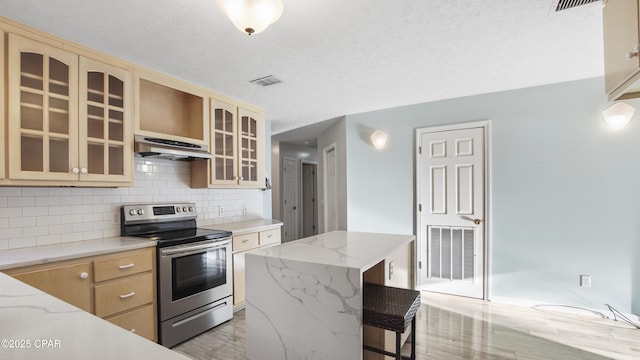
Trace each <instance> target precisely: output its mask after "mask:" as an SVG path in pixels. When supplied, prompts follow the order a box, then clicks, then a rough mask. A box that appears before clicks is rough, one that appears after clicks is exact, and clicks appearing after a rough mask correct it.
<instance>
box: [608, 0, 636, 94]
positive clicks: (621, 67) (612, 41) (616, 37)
mask: <svg viewBox="0 0 640 360" xmlns="http://www.w3.org/2000/svg"><path fill="white" fill-rule="evenodd" d="M638 3H639V0H616V1H607V2H605V6H604V7H603V10H602V19H603V29H604V57H605V58H604V62H605V90H606V93H607V94H608V96H609V99H610V100H615V99H626V98H635V97H640V58H639V53H640V26H639V22H638V17H639V6H638Z"/></svg>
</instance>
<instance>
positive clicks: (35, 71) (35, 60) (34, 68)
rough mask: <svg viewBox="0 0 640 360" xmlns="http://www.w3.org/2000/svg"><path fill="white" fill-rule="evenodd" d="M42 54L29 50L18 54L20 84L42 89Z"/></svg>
mask: <svg viewBox="0 0 640 360" xmlns="http://www.w3.org/2000/svg"><path fill="white" fill-rule="evenodd" d="M43 69H44V64H43V56H42V55H41V54H34V53H30V52H23V53H21V54H20V85H22V86H24V87H28V88H32V89H38V90H43V78H42V77H43Z"/></svg>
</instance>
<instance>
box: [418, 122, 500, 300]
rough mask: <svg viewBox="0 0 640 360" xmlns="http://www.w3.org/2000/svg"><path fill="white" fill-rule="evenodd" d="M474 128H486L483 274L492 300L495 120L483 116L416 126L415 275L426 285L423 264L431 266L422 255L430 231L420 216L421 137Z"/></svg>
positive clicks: (485, 290)
mask: <svg viewBox="0 0 640 360" xmlns="http://www.w3.org/2000/svg"><path fill="white" fill-rule="evenodd" d="M470 128H483V129H484V131H483V133H484V169H483V170H484V221H485V222H484V234H483V235H484V236H483V239H484V246H483V252H484V266H483V269H482V278H483V290H482V293H483V298H484V300H490V293H489V288H490V286H489V285H490V279H489V275H490V272H489V270H490V269H491V263H490V261H491V256H490V253H489V252H490V249H491V247H490V244H491V221H490V220H491V183H490V180H491V166H490V162H491V121H490V120H482V121H474V122H468V123H456V124H449V125H438V126H430V127H425V128H418V129H416V137H415V152H414V159H415V181H416V183H415V184H416V185H415V186H416V191H415V198H414V204H415V214H416V242H415V243H416V244H415V251H416V253H415V254H416V256H415V269H416V276H415V281H414V282H415V284H414V285H415V286H416V288H417V289H420V288H421V286H422V276H421V275H422V271H423V270H424V269H422V267H421V266H420V265H423V266H427V264H421V258H422V252H423V251H426V249H423V248H422V247H423V246H422V241H421V239H422V237H423V236H426V235H427V234H423V232H424V231H423V228H424V226H423V225H426V224H422V216H420V213H421V212H422V210H421V207H422V204H421V203H420V199H421V198H422V196H421V195H422V192H421V191H422V187H421V184H422V179H421V177H420V173H421V168H420V155H421V153H420V150H421V149H420V147H421V146H420V145H421V137H422V134H427V133H433V132H441V131H452V130H464V129H470ZM425 245H426V244H425Z"/></svg>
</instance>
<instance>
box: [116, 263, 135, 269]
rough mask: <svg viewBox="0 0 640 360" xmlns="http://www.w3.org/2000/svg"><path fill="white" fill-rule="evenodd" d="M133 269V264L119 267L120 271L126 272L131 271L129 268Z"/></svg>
mask: <svg viewBox="0 0 640 360" xmlns="http://www.w3.org/2000/svg"><path fill="white" fill-rule="evenodd" d="M132 267H133V263H131V264H127V265H120V266H118V269H120V270H124V269H129V268H132Z"/></svg>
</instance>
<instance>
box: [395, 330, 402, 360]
mask: <svg viewBox="0 0 640 360" xmlns="http://www.w3.org/2000/svg"><path fill="white" fill-rule="evenodd" d="M400 335H402V334H401V333H399V332H397V333H396V360H402V354H401V353H400V342H401V339H400Z"/></svg>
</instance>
